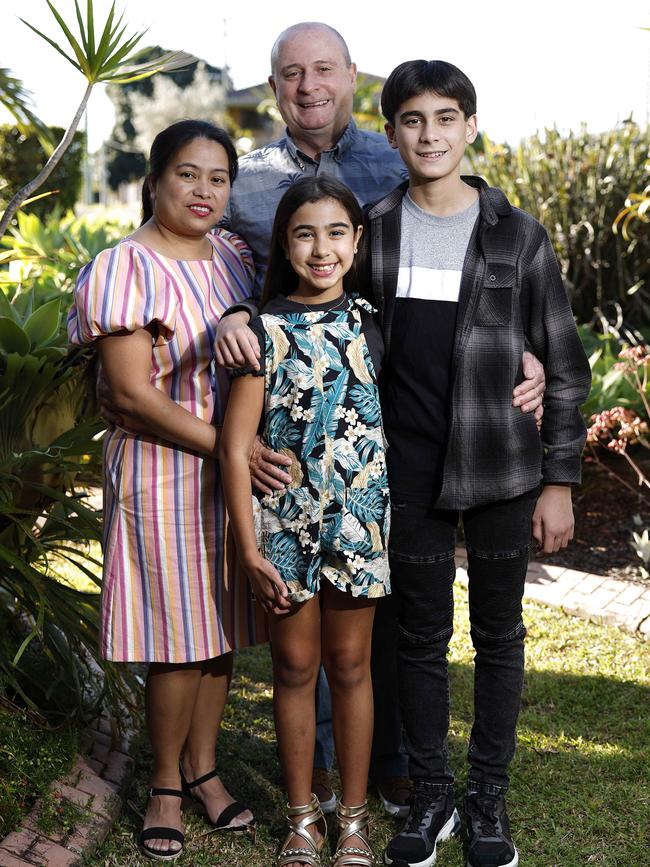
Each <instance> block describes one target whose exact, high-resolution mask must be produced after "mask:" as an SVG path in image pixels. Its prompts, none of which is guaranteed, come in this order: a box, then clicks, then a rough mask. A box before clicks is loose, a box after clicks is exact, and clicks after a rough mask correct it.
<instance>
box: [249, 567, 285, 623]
mask: <svg viewBox="0 0 650 867" xmlns="http://www.w3.org/2000/svg"><path fill="white" fill-rule="evenodd" d="M242 566H243V567H244V570H245V572H246V574H247V575H248V577H249V579H250V582H251V584H252V585H253V591H254V592H255V598H256V599H257V601H258V602H259V603H260V605H261V606H262V608H263V609H264V611H265V612H266V613H267V614H286V613H287V612H288V611H290V610H291V602H290V601H289V599H287V585H286V584H285V583H284V581H283V580H282V578H281V577H280V573H279V572H278V570H277V569H276V568H275V567H274V566H273V565H272V564H271V563H269V561H268V560H265V559H264V557H262V556H261V555H260V554H259V553H256V554H255V555H253V557H251V558H250V559H242Z"/></svg>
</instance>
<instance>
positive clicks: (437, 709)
mask: <svg viewBox="0 0 650 867" xmlns="http://www.w3.org/2000/svg"><path fill="white" fill-rule="evenodd" d="M538 495H539V489H538V488H535V489H534V490H533V491H530V492H528V493H526V494H522V495H521V496H519V497H515V498H514V499H512V500H502V501H499V502H495V503H490V504H488V505H484V506H478V507H476V508H473V509H468V510H466V511H465V512H463V513H462V520H463V526H464V530H465V543H466V546H467V555H468V564H469V565H468V574H469V610H470V622H471V636H472V642H473V644H474V649H475V651H476V655H475V671H474V725H473V728H472V733H471V737H470V745H469V753H468V757H469V763H470V770H469V779H470V780H471V781H472V782H474V783H481V784H489V785H496V786H502V787H504V788H507V786H508V773H507V768H508V765H509V763H510V761H511V760H512V757H513V755H514V752H515V727H516V723H517V716H518V714H519V706H520V701H521V691H522V687H523V679H524V637H525V635H526V629H525V627H524V624H523V622H522V607H521V602H522V597H523V591H524V581H525V577H526V569H527V566H528V553H529V549H530V544H531V525H532V515H533V510H534V508H535V502H536V501H537V497H538ZM458 520H459V513H458V512H456V511H444V510H439V509H438V510H437V509H431V508H427V507H426V506H424V505H420V504H419V503H399V502H393V509H392V525H391V535H390V566H391V583H392V588H393V593H394V594H395V597H396V602H397V611H398V622H399V647H398V666H399V679H400V703H401V706H402V721H403V725H404V731H405V738H406V748H407V751H408V754H409V775H410V777H411V779H412V780H428V781H430V782H434V783H438V784H442V785H450V784H451V783H453V779H454V777H453V774H452V772H451V769H450V768H449V764H448V761H447V730H448V728H449V681H448V675H447V649H448V646H449V639H450V638H451V635H452V632H453V614H454V598H453V583H454V574H455V565H454V545H455V536H456V525H457V523H458Z"/></svg>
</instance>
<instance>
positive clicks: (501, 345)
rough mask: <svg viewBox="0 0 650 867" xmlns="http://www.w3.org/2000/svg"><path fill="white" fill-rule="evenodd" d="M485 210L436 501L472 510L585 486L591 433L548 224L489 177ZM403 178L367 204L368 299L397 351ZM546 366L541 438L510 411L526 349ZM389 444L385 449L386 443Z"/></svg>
mask: <svg viewBox="0 0 650 867" xmlns="http://www.w3.org/2000/svg"><path fill="white" fill-rule="evenodd" d="M463 180H464V181H465V182H466V183H468V184H470V185H471V186H474V187H476V188H478V190H479V206H480V215H479V219H478V220H477V223H476V226H475V227H474V231H473V233H472V236H471V238H470V242H469V246H468V249H467V254H466V256H465V261H464V265H463V271H462V278H461V285H460V295H459V299H458V315H457V320H456V333H455V336H454V348H453V355H452V369H451V385H450V389H451V395H450V410H449V431H448V444H447V452H446V455H445V460H444V471H443V486H442V491H441V494H440V497H439V498H438V499H437V501H436V503H435V505H436V507H437V508H441V509H467V508H471V507H473V506H478V505H481V504H482V503H488V502H494V501H496V500H502V499H509V498H511V497H516V496H518V495H519V494H522V493H524V492H526V491H529V490H531V489H532V488H534V487H535V486H536V485H538V484H539V482H540V481H542V482H543V483H544V484H562V485H564V484H575V483H578V482H579V481H580V459H581V453H582V449H583V446H584V443H585V434H586V428H585V423H584V421H583V419H582V416H581V414H580V406H581V405H582V404H583V403H584V401H585V400H586V399H587V396H588V394H589V388H590V384H591V372H590V369H589V363H588V361H587V357H586V355H585V352H584V349H583V347H582V343H581V341H580V338H579V336H578V332H577V329H576V325H575V322H574V319H573V315H572V313H571V307H570V304H569V301H568V299H567V295H566V291H565V288H564V284H563V282H562V277H561V274H560V270H559V267H558V263H557V259H556V257H555V253H554V251H553V247H552V245H551V242H550V240H549V238H548V235H547V233H546V231H545V229H544V228H543V226H542V225H541V224H540V223H538V222H537V220H535V219H534V218H533V217H531V216H530V215H529V214H527V213H525V212H524V211H521V210H519V209H518V208H514V207H512V206H511V205H510V203H509V202H508V200H507V199H506V197H505V195H504V194H503V193H502V192H501V191H500V190H497V189H494V188H491V187H489V186H488V185H487V184H486V183H485V182H484V181H483V180H482V179H480V178H475V177H464V178H463ZM406 190H407V184H403V185H401V186H400V187H398V188H397V189H395V190H393V192H392V193H390V194H389V195H388V196H386V197H385V198H384V199H382V200H381V201H379V202H378V203H376V204H374V205H370V206H368V207H366V209H365V211H366V219H367V227H366V232H365V236H366V246H367V250H366V252H367V254H368V255H367V256H366V260H367V269H368V271H367V273H368V283H367V285H368V286H369V287H370V292H369V300H370V301H371V302H372V303H373V304H374V306H375V307H377V308H378V310H379V315H380V319H381V324H382V331H383V334H384V341H385V344H386V361H385V367H388V366H390V359H391V354H392V353H396V352H399V351H400V348H399V346H391V328H392V322H393V313H394V309H395V297H396V290H397V278H398V271H399V264H400V262H399V260H400V223H401V212H402V199H403V197H404V194H405V192H406ZM524 349H529V350H530V351H531V352H533V353H534V354H535V355H536V356H537V358H539V360H540V361H541V362H542V364H543V365H544V370H545V374H546V393H545V396H544V418H543V422H542V429H541V433H540V432H539V431H538V430H537V427H536V424H535V420H534V418H533V415H532V413H522V411H521V409H520V408H519V407H513V406H512V390H513V388H514V387H515V386H516V385H517V384H518V383H519V382H521V381H522V378H523V374H522V354H523V352H524ZM389 445H390V444H389Z"/></svg>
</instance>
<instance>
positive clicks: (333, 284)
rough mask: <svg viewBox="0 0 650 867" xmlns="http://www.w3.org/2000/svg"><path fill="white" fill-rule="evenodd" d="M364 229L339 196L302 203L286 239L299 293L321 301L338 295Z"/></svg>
mask: <svg viewBox="0 0 650 867" xmlns="http://www.w3.org/2000/svg"><path fill="white" fill-rule="evenodd" d="M362 231H363V228H362V227H361V226H353V225H352V221H351V220H350V215H349V214H348V212H347V211H346V210H345V208H344V207H343V205H342V204H341V202H339V201H338V200H337V199H329V198H328V199H320V200H319V201H318V202H306V203H305V204H304V205H301V207H299V208H298V210H297V211H295V212H294V213H293V214H292V216H291V219H290V220H289V224H288V226H287V239H286V254H287V258H288V259H289V261H290V262H291V267H292V268H293V270H294V271H295V272H296V274H297V275H298V289H297V290H296V293H295V294H297V295H303V296H305V297H310V298H314V299H316V298H317V299H318V301H319V302H320V301H330V300H332V299H334V298H337V297H338V296H339V295H340V294H341V293H342V292H343V276H344V275H345V274H347V272H348V271H349V270H350V268H351V267H352V262H353V261H354V254H355V253H356V251H357V246H358V244H359V239H360V238H361V232H362Z"/></svg>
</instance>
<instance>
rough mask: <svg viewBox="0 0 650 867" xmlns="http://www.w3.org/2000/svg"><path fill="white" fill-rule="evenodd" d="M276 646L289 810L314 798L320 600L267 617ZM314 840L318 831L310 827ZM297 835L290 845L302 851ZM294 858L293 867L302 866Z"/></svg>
mask: <svg viewBox="0 0 650 867" xmlns="http://www.w3.org/2000/svg"><path fill="white" fill-rule="evenodd" d="M269 625H270V633H271V642H272V644H273V708H274V713H275V732H276V737H277V740H278V751H279V754H280V763H281V765H282V772H283V774H284V781H285V785H286V787H287V795H288V799H289V806H291V807H299V806H303V805H305V804H309V802H310V800H311V791H310V788H311V773H312V767H313V762H314V740H315V737H316V713H315V704H314V691H315V688H316V678H317V676H318V669H319V667H320V661H321V652H320V648H321V635H320V630H321V615H320V604H319V599H318V597H314V598H312V599H309V600H308V601H307V602H304V603H302V604H301V605H299V606H296V608H295V609H293V610H292V611H291V612H290V613H289V614H284V615H271V616H270V618H269ZM310 832H311V833H312V834H313V836H314V839H316V840H317V839H318V838H319V837H320V832H319V831H318V829H317V828H316V827H315V826H314V825H311V826H310ZM304 845H305V843H304V840H301V838H300V837H298V836H294V838H293V839H292V840H289V841H288V846H289V847H296V848H300V847H304ZM303 863H304V862H301V861H300V860H296V861H295V862H294V864H291V865H290V867H301V865H302V864H303Z"/></svg>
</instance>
